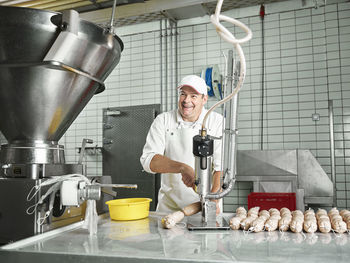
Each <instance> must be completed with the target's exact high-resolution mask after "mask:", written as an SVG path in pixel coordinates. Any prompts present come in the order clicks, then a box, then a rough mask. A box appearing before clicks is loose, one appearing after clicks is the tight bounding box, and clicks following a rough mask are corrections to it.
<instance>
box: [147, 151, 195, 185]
mask: <svg viewBox="0 0 350 263" xmlns="http://www.w3.org/2000/svg"><path fill="white" fill-rule="evenodd" d="M150 168H151V171H153V172H155V173H181V175H182V181H183V182H184V184H185V185H186V186H188V187H192V188H193V189H195V184H194V180H195V176H194V170H193V168H192V167H191V166H189V165H187V164H185V163H182V162H177V161H173V160H171V159H169V158H168V157H165V156H163V155H160V154H156V155H155V156H154V157H153V158H152V160H151V163H150Z"/></svg>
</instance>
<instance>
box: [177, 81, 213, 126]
mask: <svg viewBox="0 0 350 263" xmlns="http://www.w3.org/2000/svg"><path fill="white" fill-rule="evenodd" d="M207 100H208V96H207V95H203V94H198V93H197V92H196V90H194V89H193V88H191V87H187V86H185V87H182V88H181V89H180V93H179V111H180V114H181V116H182V118H183V120H184V121H189V122H194V121H196V120H197V119H198V118H199V115H200V114H201V112H202V108H203V106H204V104H205V103H206V102H207Z"/></svg>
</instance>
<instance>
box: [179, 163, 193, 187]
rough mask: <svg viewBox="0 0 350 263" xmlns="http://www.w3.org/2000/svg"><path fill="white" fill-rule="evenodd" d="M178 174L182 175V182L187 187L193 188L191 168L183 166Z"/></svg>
mask: <svg viewBox="0 0 350 263" xmlns="http://www.w3.org/2000/svg"><path fill="white" fill-rule="evenodd" d="M180 173H181V175H182V181H183V182H184V184H185V185H186V186H188V187H192V188H194V179H195V178H194V170H193V168H192V167H191V166H188V165H186V164H183V166H181V168H180Z"/></svg>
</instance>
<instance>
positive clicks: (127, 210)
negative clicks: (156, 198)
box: [106, 198, 152, 220]
mask: <svg viewBox="0 0 350 263" xmlns="http://www.w3.org/2000/svg"><path fill="white" fill-rule="evenodd" d="M151 201H152V199H150V198H124V199H115V200H110V201H107V202H106V205H108V209H109V215H110V217H111V219H112V220H136V219H141V218H145V217H148V215H149V205H150V202H151Z"/></svg>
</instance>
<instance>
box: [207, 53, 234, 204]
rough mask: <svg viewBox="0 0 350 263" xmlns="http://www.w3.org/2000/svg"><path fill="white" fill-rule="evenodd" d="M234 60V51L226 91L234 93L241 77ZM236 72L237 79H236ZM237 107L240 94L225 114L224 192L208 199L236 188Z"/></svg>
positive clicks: (230, 61)
mask: <svg viewBox="0 0 350 263" xmlns="http://www.w3.org/2000/svg"><path fill="white" fill-rule="evenodd" d="M234 64H235V63H234V59H233V51H232V50H230V51H229V52H228V59H227V79H226V87H225V89H226V91H225V92H227V93H232V91H233V90H234V87H235V86H236V85H237V82H238V81H239V78H240V75H239V72H240V63H239V62H237V63H236V64H237V66H235V68H234V67H233V65H234ZM234 72H235V75H236V78H234V77H233V76H234ZM237 106H238V94H235V95H234V97H233V99H232V100H230V101H228V102H227V103H226V105H225V107H224V114H225V115H226V118H225V123H224V131H223V144H222V147H223V150H222V153H223V162H222V170H223V173H224V175H223V176H224V182H223V185H222V188H223V189H224V191H222V192H219V193H211V194H208V195H207V196H206V199H220V198H223V197H224V196H226V195H227V194H229V193H230V192H231V190H232V189H233V187H234V184H235V181H236V178H235V175H236V152H237V149H236V133H237V131H236V124H237Z"/></svg>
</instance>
